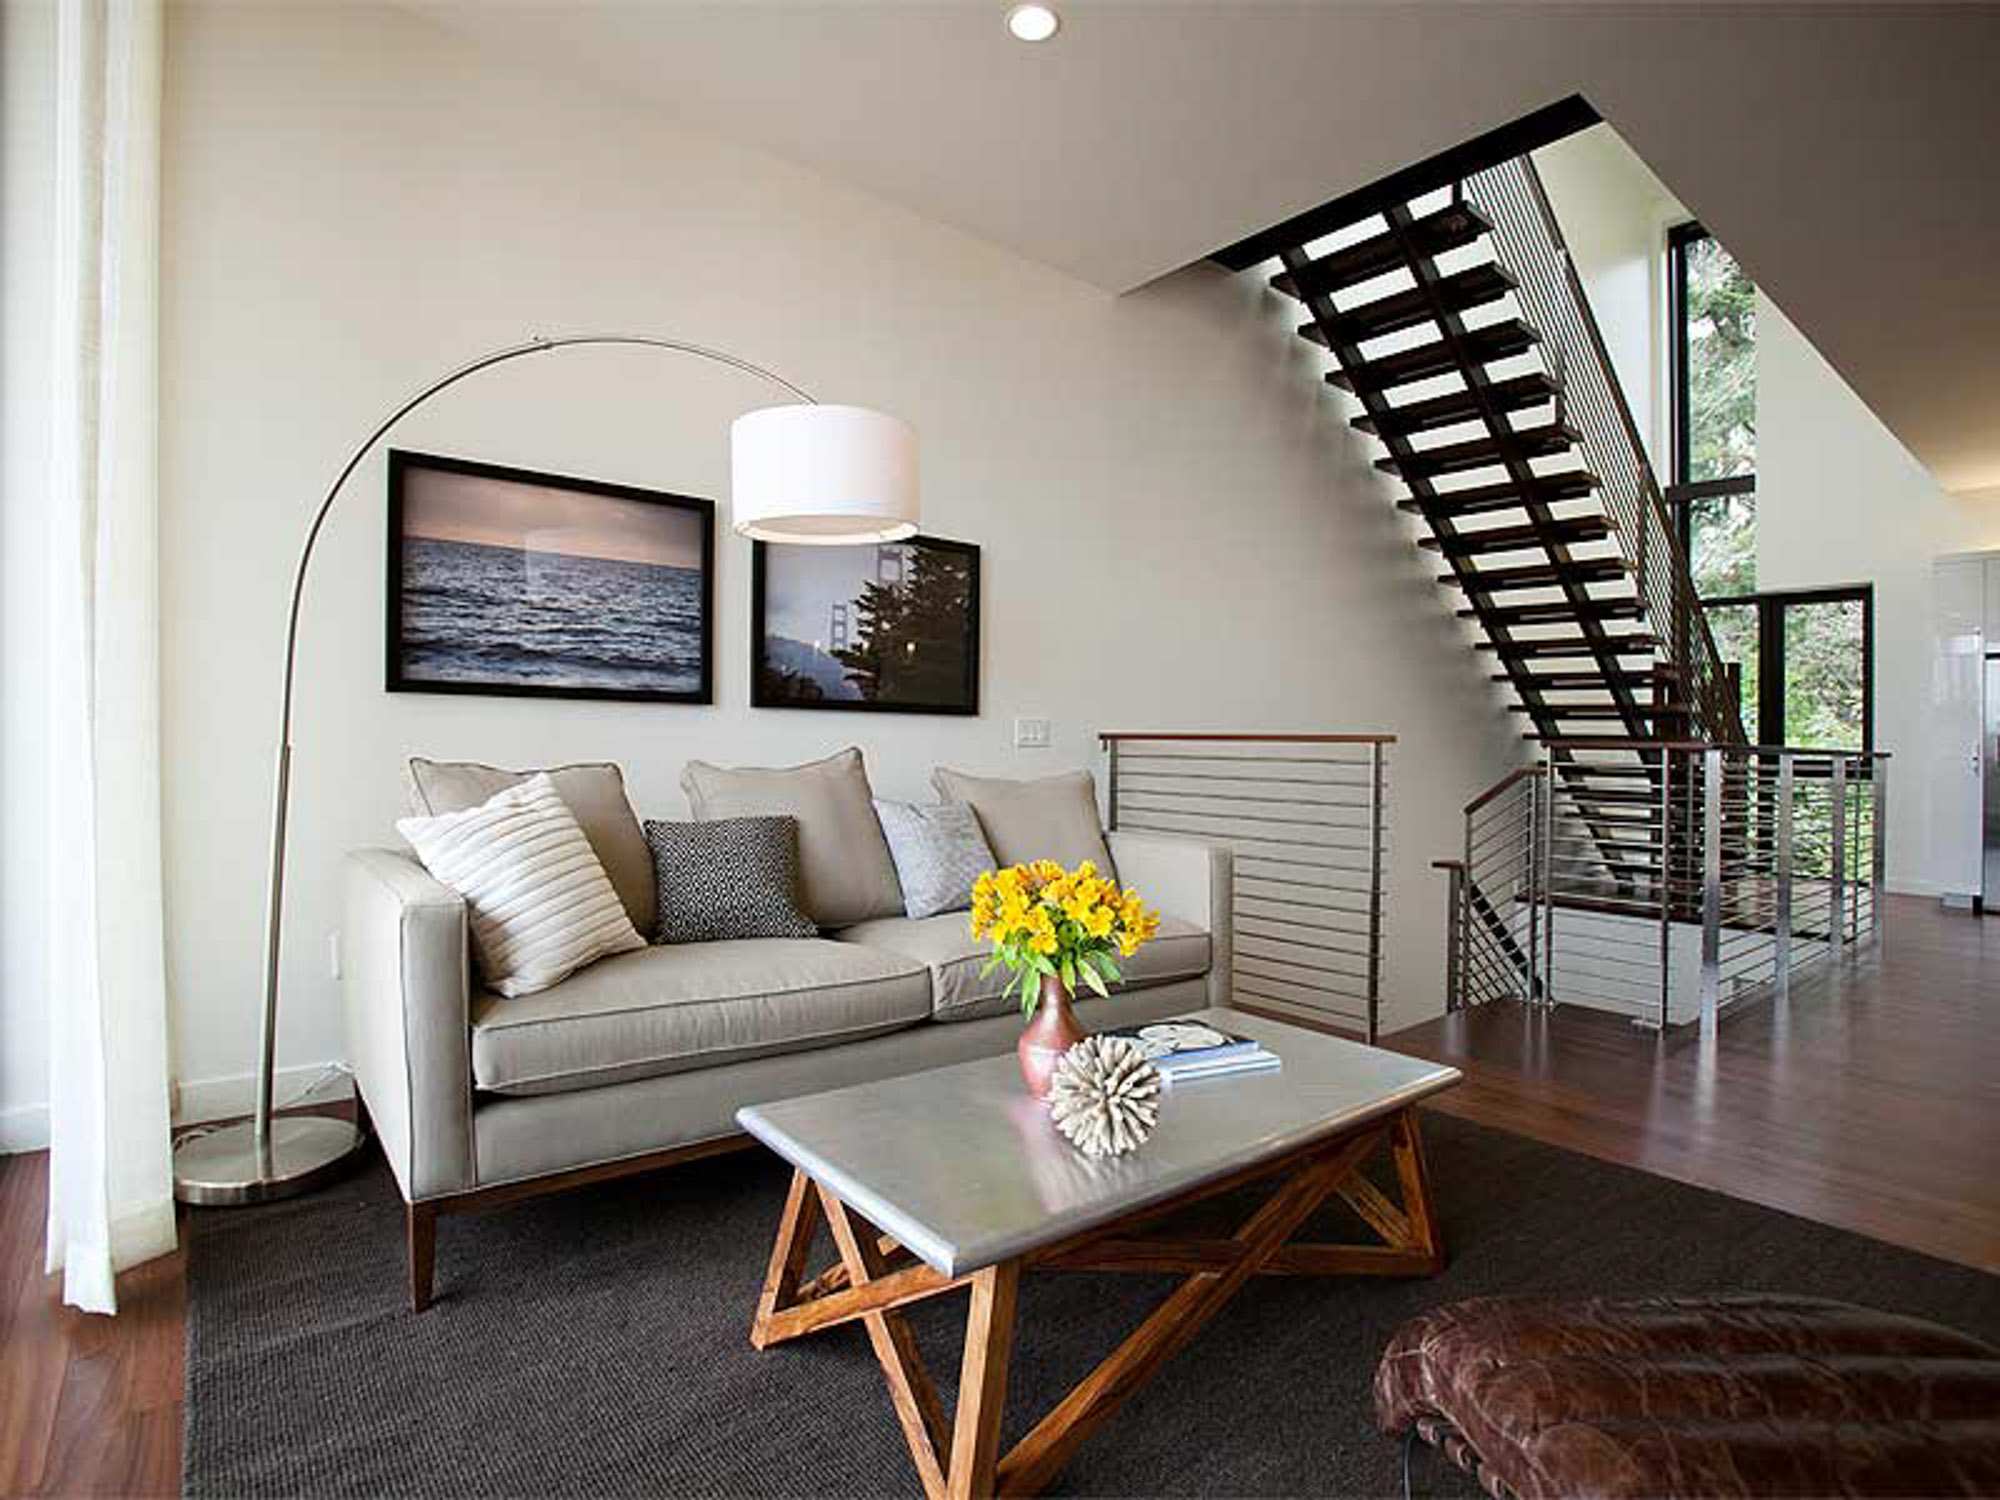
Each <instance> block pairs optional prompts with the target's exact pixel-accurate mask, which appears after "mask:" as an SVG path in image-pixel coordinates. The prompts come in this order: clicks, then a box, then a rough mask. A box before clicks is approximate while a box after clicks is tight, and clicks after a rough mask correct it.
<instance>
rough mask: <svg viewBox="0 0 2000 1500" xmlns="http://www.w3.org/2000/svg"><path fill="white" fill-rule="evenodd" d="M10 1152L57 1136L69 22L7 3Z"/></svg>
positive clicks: (4, 291)
mask: <svg viewBox="0 0 2000 1500" xmlns="http://www.w3.org/2000/svg"><path fill="white" fill-rule="evenodd" d="M0 68H4V72H0V150H4V156H0V233H4V238H0V244H4V245H5V246H6V247H7V249H6V253H5V254H4V255H0V701H4V702H5V704H6V712H5V714H4V715H0V1151H18V1150H22V1149H24V1148H26V1147H29V1146H35V1145H40V1144H42V1143H44V1142H45V1141H46V1140H47V1138H48V1058H47V1054H48V1028H47V1025H46V1014H47V1012H46V1006H45V1002H44V1000H43V990H44V973H45V969H44V965H43V960H42V954H43V943H44V933H45V924H46V913H45V911H44V907H43V902H42V900H41V892H42V882H41V873H40V872H41V866H42V860H43V858H44V852H45V839H46V831H47V828H46V822H45V820H44V818H43V816H42V803H43V798H44V792H45V787H46V784H47V765H48V762H47V755H46V743H45V740H44V738H43V733H44V731H43V720H44V713H43V707H44V704H45V703H46V701H47V695H48V679H47V659H46V653H45V646H44V642H45V640H46V637H45V635H44V633H43V631H42V629H41V621H42V619H43V617H44V615H45V613H46V611H47V605H48V584H47V577H48V571H49V562H48V537H47V531H46V528H45V527H44V526H43V524H42V515H43V506H42V504H41V496H42V493H43V487H44V485H45V484H46V482H47V476H48V417H49V410H48V389H49V378H50V373H51V371H50V366H49V336H50V330H51V320H50V316H49V299H50V295H51V291H52V287H51V283H50V260H51V257H52V253H53V241H52V239H51V238H50V235H49V231H48V225H49V221H50V216H51V214H52V213H53V210H54V205H53V201H52V199H53V195H52V188H53V173H54V159H53V157H52V156H51V152H52V151H53V149H54V144H53V143H54V133H53V124H54V120H53V114H54V109H55V71H56V28H55V10H54V8H53V7H52V6H50V5H47V4H44V3H19V4H16V3H9V4H7V5H4V6H0Z"/></svg>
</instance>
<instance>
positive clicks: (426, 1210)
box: [406, 1203, 437, 1312]
mask: <svg viewBox="0 0 2000 1500" xmlns="http://www.w3.org/2000/svg"><path fill="white" fill-rule="evenodd" d="M406 1212H407V1214H408V1224H409V1231H410V1311H411V1312H422V1311H423V1310H424V1309H425V1308H427V1307H429V1306H430V1305H431V1270H432V1267H433V1266H434V1265H435V1263H436V1260H437V1205H436V1204H433V1203H412V1204H409V1205H408V1207H407V1209H406Z"/></svg>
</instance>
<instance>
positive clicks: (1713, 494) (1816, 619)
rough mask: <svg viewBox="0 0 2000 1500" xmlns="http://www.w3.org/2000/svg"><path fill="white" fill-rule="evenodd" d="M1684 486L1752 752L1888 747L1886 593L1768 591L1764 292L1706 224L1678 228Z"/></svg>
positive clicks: (1685, 522) (1673, 280)
mask: <svg viewBox="0 0 2000 1500" xmlns="http://www.w3.org/2000/svg"><path fill="white" fill-rule="evenodd" d="M1667 307H1668V317H1669V319H1670V324H1671V327H1670V334H1669V339H1668V349H1669V352H1670V356H1671V357H1670V364H1671V366H1672V370H1671V374H1672V385H1671V397H1672V417H1673V483H1672V484H1671V485H1669V486H1668V487H1667V500H1668V503H1669V504H1670V505H1671V506H1672V507H1673V514H1674V521H1675V524H1676V526H1677V527H1678V528H1679V530H1680V537H1681V545H1682V546H1683V547H1684V548H1685V549H1686V552H1687V559H1688V569H1689V571H1690V572H1691V573H1692V574H1693V575H1694V584H1695V595H1696V597H1697V598H1699V599H1700V600H1701V604H1702V610H1703V613H1704V614H1705V615H1706V616H1707V619H1708V628H1709V634H1710V635H1711V636H1713V637H1714V639H1715V649H1716V654H1717V655H1719V656H1720V657H1721V658H1722V661H1723V664H1724V665H1725V666H1726V667H1727V668H1728V669H1729V672H1730V675H1731V676H1732V677H1733V678H1735V680H1736V682H1737V687H1738V692H1739V694H1740V697H1739V699H1738V701H1739V704H1740V706H1741V710H1742V715H1743V727H1744V730H1745V731H1746V732H1747V733H1748V734H1749V736H1750V739H1751V742H1752V743H1753V744H1762V745H1794V746H1798V747H1800V748H1802V749H1815V750H1859V751H1864V752H1865V751H1870V750H1872V749H1873V748H1874V745H1875V724H1874V708H1873V705H1874V696H1875V694H1874V663H1875V595H1874V590H1873V589H1872V588H1870V587H1868V586H1866V585H1850V586H1841V587H1833V588H1812V589H1760V588H1759V587H1758V579H1757V288H1756V286H1755V285H1754V284H1753V283H1752V282H1751V280H1750V278H1749V277H1748V276H1747V275H1745V274H1744V272H1743V268H1742V267H1741V266H1739V265H1738V264H1737V263H1736V258H1735V257H1734V256H1732V255H1731V254H1730V253H1729V252H1728V250H1726V249H1725V248H1724V247H1723V246H1722V245H1721V244H1720V243H1719V242H1717V240H1716V239H1715V237H1714V236H1713V235H1711V234H1710V233H1709V232H1708V231H1707V230H1706V229H1703V228H1702V227H1701V225H1699V224H1680V225H1677V226H1675V227H1674V228H1673V229H1671V230H1669V231H1668V232H1667Z"/></svg>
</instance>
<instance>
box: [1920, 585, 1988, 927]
mask: <svg viewBox="0 0 2000 1500" xmlns="http://www.w3.org/2000/svg"><path fill="white" fill-rule="evenodd" d="M1932 581H1933V598H1934V601H1935V606H1934V618H1935V632H1936V641H1937V647H1936V658H1935V661H1934V663H1933V666H1932V671H1931V737H1930V743H1931V763H1930V765H1929V766H1928V767H1927V768H1926V769H1927V770H1928V772H1929V777H1928V779H1929V782H1930V805H1931V817H1930V825H1931V826H1930V844H1931V854H1932V858H1933V861H1934V867H1935V869H1936V870H1937V872H1938V876H1937V878H1938V880H1939V881H1940V883H1941V884H1942V885H1943V888H1944V890H1943V894H1944V899H1945V901H1946V903H1947V904H1949V905H1954V906H1975V907H1980V908H1983V909H1985V910H1989V911H1995V912H2000V553H1996V552H1967V553H1957V554H1954V555H1952V556H1949V557H1941V558H1939V559H1938V560H1937V562H1936V564H1935V565H1934V568H1933V574H1932Z"/></svg>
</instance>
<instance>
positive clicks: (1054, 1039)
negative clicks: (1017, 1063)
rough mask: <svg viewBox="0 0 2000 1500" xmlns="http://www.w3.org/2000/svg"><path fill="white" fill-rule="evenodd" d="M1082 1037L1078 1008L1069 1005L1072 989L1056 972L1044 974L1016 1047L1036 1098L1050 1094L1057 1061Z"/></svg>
mask: <svg viewBox="0 0 2000 1500" xmlns="http://www.w3.org/2000/svg"><path fill="white" fill-rule="evenodd" d="M1083 1037H1084V1031H1083V1028H1082V1027H1081V1026H1079V1025H1078V1024H1077V1021H1076V1012H1075V1011H1073V1010H1071V1009H1070V999H1069V991H1068V990H1067V989H1065V988H1064V987H1063V982H1062V981H1061V980H1060V979H1058V978H1057V977H1056V976H1055V975H1053V974H1044V975H1043V976H1042V993H1041V995H1040V997H1039V998H1037V999H1036V1001H1035V1013H1034V1015H1033V1016H1032V1017H1031V1018H1030V1019H1029V1021H1028V1025H1027V1029H1026V1030H1024V1031H1023V1032H1022V1033H1021V1040H1020V1041H1019V1042H1018V1043H1017V1044H1016V1045H1015V1048H1014V1051H1015V1053H1016V1055H1017V1056H1019V1058H1020V1059H1021V1078H1022V1081H1023V1082H1025V1083H1026V1084H1027V1085H1028V1092H1029V1093H1031V1094H1033V1095H1034V1096H1035V1097H1036V1098H1037V1099H1046V1098H1048V1096H1049V1085H1050V1084H1051V1083H1053V1082H1054V1081H1055V1076H1056V1064H1057V1063H1059V1062H1061V1061H1062V1056H1063V1054H1064V1053H1065V1052H1067V1051H1069V1049H1070V1048H1072V1047H1074V1046H1075V1045H1076V1044H1077V1043H1078V1042H1080V1041H1082V1040H1083Z"/></svg>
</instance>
